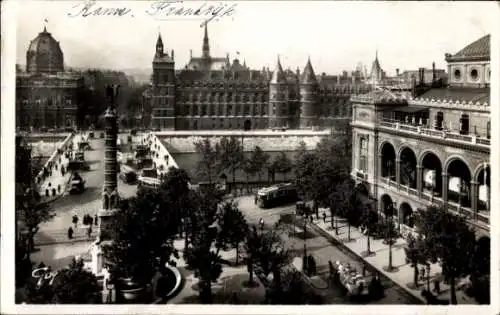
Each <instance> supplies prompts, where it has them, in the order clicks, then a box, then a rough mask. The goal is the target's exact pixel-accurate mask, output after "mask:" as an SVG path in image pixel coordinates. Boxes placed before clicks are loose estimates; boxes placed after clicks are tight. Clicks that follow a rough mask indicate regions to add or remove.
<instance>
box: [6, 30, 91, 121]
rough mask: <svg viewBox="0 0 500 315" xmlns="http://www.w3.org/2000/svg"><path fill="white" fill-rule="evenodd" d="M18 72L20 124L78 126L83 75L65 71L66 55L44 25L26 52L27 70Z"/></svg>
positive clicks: (18, 118) (17, 98) (17, 88)
mask: <svg viewBox="0 0 500 315" xmlns="http://www.w3.org/2000/svg"><path fill="white" fill-rule="evenodd" d="M19 70H20V69H18V71H17V73H16V127H18V128H19V129H23V130H30V129H31V128H33V129H46V128H61V127H75V126H76V122H77V119H76V115H77V111H78V108H79V106H81V104H79V99H80V97H79V93H81V91H82V89H83V85H84V81H83V77H82V76H80V75H77V74H74V73H71V72H65V71H64V55H63V52H62V50H61V47H60V45H59V42H58V41H56V40H55V39H54V38H53V37H52V35H51V34H50V33H49V32H47V29H46V28H44V29H43V31H42V32H41V33H39V34H38V36H37V37H36V38H35V39H33V40H32V41H31V42H30V44H29V47H28V50H27V52H26V71H19Z"/></svg>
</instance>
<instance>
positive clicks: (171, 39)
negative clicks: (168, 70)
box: [16, 1, 498, 76]
mask: <svg viewBox="0 0 500 315" xmlns="http://www.w3.org/2000/svg"><path fill="white" fill-rule="evenodd" d="M83 3H84V2H83V1H36V2H35V1H22V2H19V3H18V5H17V9H18V18H17V45H16V48H17V52H16V63H18V64H21V65H24V64H25V63H26V49H27V48H28V46H29V43H30V41H31V40H33V39H34V38H35V37H36V36H37V35H38V33H39V32H41V31H42V30H43V28H44V26H46V27H47V31H48V32H50V33H51V34H52V35H53V37H54V38H55V39H56V40H57V41H59V42H60V46H61V49H62V51H63V53H64V61H65V64H66V66H68V67H76V68H87V67H96V68H107V69H114V70H120V69H151V62H152V60H153V56H154V53H155V43H156V39H157V37H158V31H160V32H161V35H162V39H163V43H164V46H165V50H166V51H168V52H169V53H170V51H171V50H172V49H174V51H175V62H176V68H177V69H180V68H183V67H184V66H185V65H186V64H187V63H188V61H189V58H190V51H191V50H192V54H193V56H194V57H197V56H201V54H202V51H201V50H202V39H203V33H204V32H203V28H201V27H200V23H201V22H202V21H201V20H200V19H197V20H196V19H192V18H191V19H182V20H180V19H173V20H172V19H169V20H167V21H165V20H158V19H155V18H154V17H152V16H150V15H148V13H146V10H149V11H151V6H152V5H157V3H158V2H155V1H140V2H130V1H95V3H94V5H93V7H92V8H94V9H95V8H97V7H100V6H101V7H126V8H128V9H130V10H131V13H130V14H129V15H125V16H121V17H118V16H88V17H82V16H77V17H70V16H68V13H69V14H70V15H78V14H77V13H78V11H80V9H81V7H82V5H83ZM204 3H205V2H195V1H185V2H184V3H182V4H180V3H175V4H172V3H170V4H169V5H170V6H174V5H177V6H181V5H184V7H185V8H188V7H189V8H196V7H199V6H202V5H203V4H204ZM234 4H236V5H235V6H234V13H233V14H232V16H229V17H227V16H226V17H222V18H221V19H220V20H219V21H215V20H214V21H211V22H210V23H209V24H208V35H209V38H210V51H211V55H212V56H213V57H225V56H226V54H227V53H229V54H230V58H231V59H234V58H235V57H237V56H238V57H239V59H240V60H241V62H243V61H246V64H247V65H248V66H249V67H250V68H253V69H261V68H262V67H263V66H266V67H269V68H270V69H273V68H274V65H275V60H276V57H277V55H279V56H280V59H281V64H282V66H283V68H284V69H288V68H290V69H292V70H295V69H296V68H297V67H299V68H300V70H301V71H302V70H303V69H304V67H305V65H306V63H307V59H308V57H310V58H311V63H312V66H313V67H314V71H315V72H316V74H318V75H319V74H321V73H322V72H325V73H327V74H341V73H342V71H344V70H345V71H348V72H351V71H354V70H355V68H356V66H357V65H358V63H362V64H363V66H365V67H366V68H367V70H368V73H369V72H370V70H371V65H372V62H373V60H374V59H375V53H376V51H378V59H379V61H380V65H381V67H382V69H383V70H384V71H385V72H386V73H387V75H391V76H392V75H394V74H395V71H396V68H399V69H400V72H402V71H405V70H415V69H417V68H419V67H425V68H431V67H432V62H435V63H436V68H438V69H445V65H446V62H445V60H444V55H445V53H451V54H454V53H456V52H458V51H459V50H460V49H462V48H463V47H465V46H466V45H468V44H469V43H471V42H473V41H475V40H476V39H478V38H480V37H482V36H484V35H486V34H488V33H491V32H492V25H493V22H494V20H493V19H494V18H496V16H495V14H494V13H497V12H498V5H497V4H496V3H485V2H481V3H477V2H476V3H473V2H439V3H437V2H431V3H426V2H411V3H401V2H377V3H375V2H326V1H325V2H323V1H317V2H300V1H289V2H286V1H279V2H273V1H268V2H258V1H240V2H227V3H223V4H222V5H221V2H208V3H207V4H206V6H208V5H215V6H216V5H221V6H224V7H226V8H227V7H229V6H231V5H234ZM131 14H133V17H132V16H131ZM44 20H46V22H44ZM429 21H430V22H429ZM237 52H239V55H237V54H236V53H237Z"/></svg>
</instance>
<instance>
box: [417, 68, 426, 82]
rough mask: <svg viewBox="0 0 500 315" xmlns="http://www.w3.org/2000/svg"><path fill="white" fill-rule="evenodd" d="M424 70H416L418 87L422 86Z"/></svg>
mask: <svg viewBox="0 0 500 315" xmlns="http://www.w3.org/2000/svg"><path fill="white" fill-rule="evenodd" d="M424 71H425V70H424V68H419V69H418V76H419V78H418V84H419V85H424Z"/></svg>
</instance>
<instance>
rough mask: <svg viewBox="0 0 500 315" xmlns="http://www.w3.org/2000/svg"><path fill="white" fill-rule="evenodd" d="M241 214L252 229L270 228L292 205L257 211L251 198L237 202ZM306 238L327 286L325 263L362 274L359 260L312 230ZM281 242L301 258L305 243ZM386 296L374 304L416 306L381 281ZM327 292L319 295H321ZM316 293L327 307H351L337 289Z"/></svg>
mask: <svg viewBox="0 0 500 315" xmlns="http://www.w3.org/2000/svg"><path fill="white" fill-rule="evenodd" d="M236 201H237V202H238V205H239V208H240V210H241V211H242V212H243V214H244V215H245V217H246V219H247V221H248V223H249V224H251V225H257V224H258V221H259V220H260V218H262V219H263V220H264V223H265V225H266V227H272V226H274V224H275V223H276V222H277V221H278V220H279V218H280V214H285V213H294V212H295V205H292V206H285V207H276V208H272V209H260V208H258V207H257V206H256V205H255V204H254V199H253V196H249V197H240V198H236ZM308 234H309V237H308V238H307V240H306V246H307V252H308V254H311V255H313V257H314V258H315V259H316V263H317V268H318V269H317V270H318V275H319V276H320V277H321V278H322V279H323V280H324V281H325V282H328V281H327V280H328V261H329V260H331V261H332V262H335V261H336V260H339V261H342V262H349V263H350V264H351V265H354V266H356V267H357V268H358V269H359V270H361V268H362V267H361V264H360V261H361V260H360V259H359V258H358V259H356V258H354V257H352V256H351V255H348V254H346V253H344V252H343V251H342V250H340V249H339V248H337V247H335V246H334V245H332V244H331V243H330V242H329V241H328V240H326V239H325V238H324V237H322V236H320V235H318V234H317V233H315V232H314V231H311V229H308ZM282 238H283V240H284V241H285V246H287V248H288V249H290V250H291V251H292V252H293V254H294V255H295V256H296V257H301V256H302V254H303V250H304V240H303V239H302V238H297V237H295V236H288V235H287V233H282ZM383 284H384V287H385V288H386V289H385V294H386V296H385V297H384V298H383V299H381V300H378V301H374V302H373V304H411V303H416V302H417V301H416V299H415V298H413V297H411V296H409V294H408V293H406V292H404V291H403V289H401V288H399V287H397V286H395V285H394V284H392V283H391V282H389V281H383ZM322 290H323V291H327V292H321V291H322ZM316 291H319V292H318V293H319V294H321V295H322V296H323V297H324V298H325V302H326V303H329V304H341V303H343V304H346V303H351V302H350V301H349V300H348V299H346V298H345V297H344V296H343V295H342V293H341V291H340V290H339V289H338V288H335V287H331V286H329V287H328V288H326V289H322V288H318V289H316Z"/></svg>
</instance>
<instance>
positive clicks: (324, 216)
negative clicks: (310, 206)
mask: <svg viewBox="0 0 500 315" xmlns="http://www.w3.org/2000/svg"><path fill="white" fill-rule="evenodd" d="M323 223H326V212H323Z"/></svg>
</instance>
